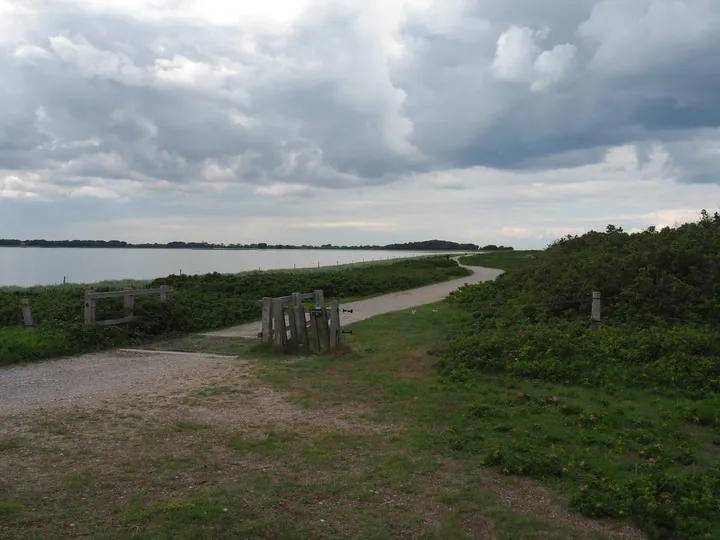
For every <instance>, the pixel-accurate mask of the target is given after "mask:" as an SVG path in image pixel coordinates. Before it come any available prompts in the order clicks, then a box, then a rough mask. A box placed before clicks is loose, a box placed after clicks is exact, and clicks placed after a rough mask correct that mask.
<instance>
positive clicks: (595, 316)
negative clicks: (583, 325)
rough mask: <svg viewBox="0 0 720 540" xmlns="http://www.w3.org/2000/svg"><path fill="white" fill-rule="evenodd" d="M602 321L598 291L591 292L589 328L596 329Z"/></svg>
mask: <svg viewBox="0 0 720 540" xmlns="http://www.w3.org/2000/svg"><path fill="white" fill-rule="evenodd" d="M601 322H602V300H601V295H600V291H593V293H592V310H591V311H590V328H592V329H593V330H597V329H598V328H600V323H601Z"/></svg>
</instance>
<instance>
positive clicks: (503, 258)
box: [460, 251, 541, 270]
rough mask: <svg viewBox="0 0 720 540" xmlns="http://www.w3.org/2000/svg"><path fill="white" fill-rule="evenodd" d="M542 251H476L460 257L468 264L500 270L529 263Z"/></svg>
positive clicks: (463, 262) (461, 260) (461, 261)
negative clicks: (473, 253)
mask: <svg viewBox="0 0 720 540" xmlns="http://www.w3.org/2000/svg"><path fill="white" fill-rule="evenodd" d="M539 253H541V252H540V251H492V252H488V253H476V254H475V255H466V256H465V257H460V264H465V265H468V266H484V267H485V268H499V269H500V270H512V269H514V268H519V267H521V266H524V265H525V264H527V262H528V261H529V260H532V259H533V257H535V256H536V255H537V254H539Z"/></svg>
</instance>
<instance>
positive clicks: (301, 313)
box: [293, 305, 310, 352]
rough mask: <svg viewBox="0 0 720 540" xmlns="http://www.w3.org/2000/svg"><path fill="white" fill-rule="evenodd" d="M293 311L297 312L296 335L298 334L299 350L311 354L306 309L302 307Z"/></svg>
mask: <svg viewBox="0 0 720 540" xmlns="http://www.w3.org/2000/svg"><path fill="white" fill-rule="evenodd" d="M293 311H294V312H295V328H296V330H295V333H296V334H297V340H298V348H299V350H302V351H304V352H310V347H309V344H308V332H307V319H306V318H305V307H303V306H302V305H301V306H298V307H296V308H293Z"/></svg>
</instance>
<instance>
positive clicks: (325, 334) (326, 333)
mask: <svg viewBox="0 0 720 540" xmlns="http://www.w3.org/2000/svg"><path fill="white" fill-rule="evenodd" d="M318 330H319V338H320V350H321V352H327V351H328V350H330V325H329V324H328V312H327V309H324V308H323V310H322V313H321V314H320V316H319V317H318Z"/></svg>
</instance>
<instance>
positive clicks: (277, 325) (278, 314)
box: [273, 298, 287, 347]
mask: <svg viewBox="0 0 720 540" xmlns="http://www.w3.org/2000/svg"><path fill="white" fill-rule="evenodd" d="M273 327H274V328H273V344H274V345H275V346H276V347H284V346H285V344H286V343H287V329H286V327H285V310H284V309H283V303H282V300H280V299H279V298H273Z"/></svg>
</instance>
